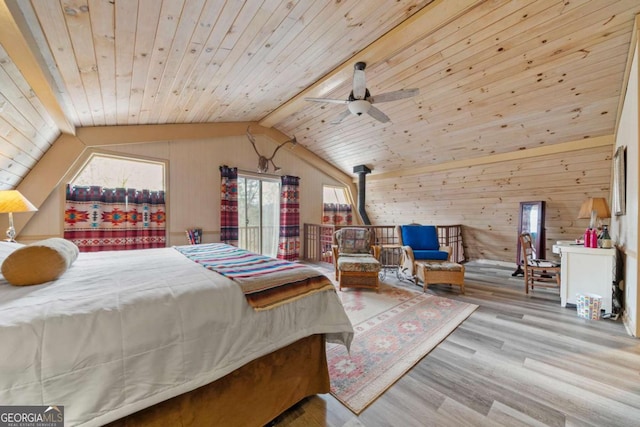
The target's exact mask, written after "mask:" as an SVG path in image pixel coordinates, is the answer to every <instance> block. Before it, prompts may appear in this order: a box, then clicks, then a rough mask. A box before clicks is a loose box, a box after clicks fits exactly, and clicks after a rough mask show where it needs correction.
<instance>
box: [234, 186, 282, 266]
mask: <svg viewBox="0 0 640 427" xmlns="http://www.w3.org/2000/svg"><path fill="white" fill-rule="evenodd" d="M279 230H280V182H279V181H278V180H276V179H268V178H257V177H251V176H238V231H239V235H238V246H239V247H241V248H243V249H246V250H248V251H251V252H256V253H259V254H263V255H267V256H270V257H275V256H276V254H277V250H278V237H279Z"/></svg>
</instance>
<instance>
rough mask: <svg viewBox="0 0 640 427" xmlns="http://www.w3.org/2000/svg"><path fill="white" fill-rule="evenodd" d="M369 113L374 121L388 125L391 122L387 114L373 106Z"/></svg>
mask: <svg viewBox="0 0 640 427" xmlns="http://www.w3.org/2000/svg"><path fill="white" fill-rule="evenodd" d="M367 113H369V115H370V116H371V117H373V118H374V119H376V120H377V121H379V122H382V123H387V122H388V121H390V120H391V119H390V118H389V116H387V115H386V114H385V113H383V112H382V111H380V110H378V109H377V108H376V107H374V106H373V105H372V106H371V107H370V108H369V111H367Z"/></svg>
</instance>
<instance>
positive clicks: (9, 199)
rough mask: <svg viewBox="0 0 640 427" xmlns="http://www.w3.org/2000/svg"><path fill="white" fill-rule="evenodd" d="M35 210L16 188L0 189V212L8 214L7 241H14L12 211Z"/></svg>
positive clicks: (14, 230) (14, 231) (14, 232)
mask: <svg viewBox="0 0 640 427" xmlns="http://www.w3.org/2000/svg"><path fill="white" fill-rule="evenodd" d="M37 210H38V209H37V208H36V207H35V206H33V205H32V204H31V202H29V201H28V200H27V198H26V197H24V196H23V195H22V194H21V193H20V192H19V191H18V190H0V213H8V214H9V228H8V229H7V239H6V241H7V242H15V237H16V229H15V228H13V213H14V212H35V211H37Z"/></svg>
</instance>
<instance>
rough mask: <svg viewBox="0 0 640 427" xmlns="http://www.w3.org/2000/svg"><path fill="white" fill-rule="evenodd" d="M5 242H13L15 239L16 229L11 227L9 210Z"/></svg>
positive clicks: (11, 215)
mask: <svg viewBox="0 0 640 427" xmlns="http://www.w3.org/2000/svg"><path fill="white" fill-rule="evenodd" d="M5 241H6V242H15V241H16V229H15V228H13V213H12V212H9V228H7V238H6V240H5Z"/></svg>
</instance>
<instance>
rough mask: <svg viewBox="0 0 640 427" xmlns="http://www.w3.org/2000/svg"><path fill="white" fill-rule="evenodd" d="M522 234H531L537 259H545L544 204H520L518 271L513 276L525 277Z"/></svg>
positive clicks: (538, 202) (539, 202) (541, 202)
mask: <svg viewBox="0 0 640 427" xmlns="http://www.w3.org/2000/svg"><path fill="white" fill-rule="evenodd" d="M522 233H529V234H531V243H532V246H533V250H534V251H535V257H536V258H544V257H545V250H546V248H545V245H544V241H545V237H544V202H543V201H537V202H520V214H519V216H518V236H516V240H517V242H518V243H517V254H516V265H517V268H516V271H514V272H513V274H512V276H520V275H524V271H523V270H522V267H521V265H522V262H523V260H522V248H521V247H520V239H519V238H518V237H519V236H520V234H522Z"/></svg>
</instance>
